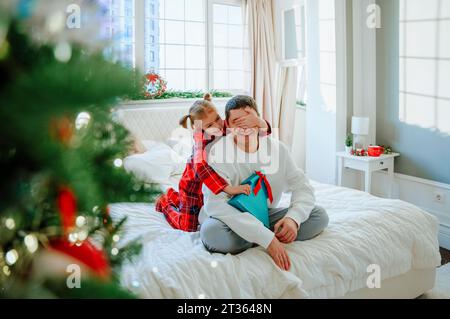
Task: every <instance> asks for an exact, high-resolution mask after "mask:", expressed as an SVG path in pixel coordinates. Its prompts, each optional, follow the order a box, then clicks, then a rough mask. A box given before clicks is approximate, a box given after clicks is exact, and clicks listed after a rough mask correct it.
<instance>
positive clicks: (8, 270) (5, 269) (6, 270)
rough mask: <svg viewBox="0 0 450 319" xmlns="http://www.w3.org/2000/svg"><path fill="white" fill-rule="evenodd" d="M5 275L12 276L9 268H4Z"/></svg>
mask: <svg viewBox="0 0 450 319" xmlns="http://www.w3.org/2000/svg"><path fill="white" fill-rule="evenodd" d="M3 273H4V274H5V276H9V275H11V270H10V269H9V267H8V266H6V265H5V266H3Z"/></svg>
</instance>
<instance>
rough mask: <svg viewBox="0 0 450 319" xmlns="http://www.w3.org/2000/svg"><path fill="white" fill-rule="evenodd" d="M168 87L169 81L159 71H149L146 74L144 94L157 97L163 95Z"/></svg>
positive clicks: (147, 96) (148, 96)
mask: <svg viewBox="0 0 450 319" xmlns="http://www.w3.org/2000/svg"><path fill="white" fill-rule="evenodd" d="M166 89H167V82H166V80H164V79H163V78H162V77H161V76H160V75H159V74H157V73H153V72H150V73H147V74H146V75H145V83H144V96H145V97H146V98H155V97H158V96H161V95H162V94H163V93H164V92H165V91H166Z"/></svg>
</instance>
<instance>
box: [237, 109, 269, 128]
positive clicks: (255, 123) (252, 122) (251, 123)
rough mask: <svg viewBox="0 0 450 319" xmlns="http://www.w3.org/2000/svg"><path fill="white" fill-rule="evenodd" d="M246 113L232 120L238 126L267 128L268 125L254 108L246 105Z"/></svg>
mask: <svg viewBox="0 0 450 319" xmlns="http://www.w3.org/2000/svg"><path fill="white" fill-rule="evenodd" d="M245 111H246V112H247V115H245V116H243V117H240V118H238V119H236V120H235V121H234V123H233V124H235V125H236V126H237V127H239V128H244V129H247V128H260V129H263V130H267V129H268V126H267V123H266V121H264V120H263V119H262V118H260V117H259V116H258V114H257V113H256V112H255V110H254V109H252V108H250V107H247V108H245Z"/></svg>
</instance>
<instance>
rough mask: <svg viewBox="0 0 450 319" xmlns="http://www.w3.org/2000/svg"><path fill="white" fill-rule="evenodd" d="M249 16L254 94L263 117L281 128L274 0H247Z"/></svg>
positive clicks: (252, 88)
mask: <svg viewBox="0 0 450 319" xmlns="http://www.w3.org/2000/svg"><path fill="white" fill-rule="evenodd" d="M247 14H248V16H247V17H248V38H249V41H250V54H251V56H250V64H251V71H252V74H251V88H250V90H251V94H252V95H253V97H254V98H255V100H256V103H257V104H258V106H259V108H260V111H261V113H262V116H263V117H264V118H265V119H266V120H267V121H269V123H270V124H271V125H272V126H274V125H276V126H277V124H278V112H277V111H276V110H274V108H275V100H276V98H275V89H276V82H275V71H276V62H277V61H276V55H275V46H274V44H275V37H274V21H273V8H272V0H247ZM275 109H276V108H275ZM274 128H276V127H274Z"/></svg>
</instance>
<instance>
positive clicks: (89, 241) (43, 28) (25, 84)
mask: <svg viewBox="0 0 450 319" xmlns="http://www.w3.org/2000/svg"><path fill="white" fill-rule="evenodd" d="M73 2H74V1H70V3H73ZM81 2H82V4H81V5H82V8H83V10H84V14H85V16H86V14H88V13H89V14H91V15H92V17H96V15H97V14H98V10H97V9H98V8H96V5H95V2H94V1H81ZM66 9H67V3H65V1H23V0H22V1H6V2H2V3H1V4H0V74H1V79H0V121H1V125H0V176H1V179H0V194H1V199H0V286H1V288H0V289H1V290H0V297H6V298H9V297H19V298H27V297H50V298H52V297H77V298H78V297H95V298H100V297H132V295H131V294H130V293H129V292H127V291H125V290H122V289H121V288H120V285H119V280H120V265H121V263H122V262H123V261H125V260H126V259H127V258H132V257H133V255H135V254H136V253H138V252H139V248H140V247H139V244H138V243H137V242H132V243H129V244H127V245H126V246H120V241H119V239H120V236H121V228H122V226H123V223H124V222H126V220H121V221H113V220H112V219H111V217H110V216H109V213H108V205H109V204H111V203H115V202H137V201H140V202H149V201H153V200H154V198H155V196H156V195H157V194H158V191H159V190H158V189H157V188H155V186H153V185H147V184H142V183H140V182H139V181H137V180H135V179H134V178H133V177H132V176H130V175H129V174H128V173H126V172H125V170H124V168H123V166H122V159H123V158H124V157H126V156H127V155H128V153H129V151H130V148H131V146H132V142H133V141H132V139H131V137H130V134H129V132H128V131H127V130H126V129H125V128H124V127H123V126H121V125H120V124H119V123H117V122H116V121H114V118H113V116H112V113H111V107H112V106H114V105H115V104H117V102H118V101H119V100H120V98H126V97H128V96H134V95H136V88H139V87H140V81H139V80H137V79H138V78H139V77H137V76H136V74H135V73H134V72H133V71H131V70H129V69H126V68H125V67H123V66H121V65H119V64H117V63H113V62H111V61H109V60H108V59H106V58H105V57H104V54H103V51H102V50H101V48H100V47H98V43H100V41H98V39H96V37H95V36H94V33H93V30H94V29H93V28H92V27H91V26H90V25H88V24H87V23H85V24H84V25H82V28H74V29H70V28H68V27H67V23H68V21H67V20H66ZM61 17H63V18H61ZM87 20H89V21H96V19H94V18H93V19H87ZM69 22H70V21H69ZM72 22H73V21H72ZM78 271H79V272H80V273H78ZM79 274H81V278H82V279H81V282H79V280H77V278H76V275H79ZM70 276H73V277H72V278H69V277H70ZM80 283H81V284H80Z"/></svg>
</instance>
